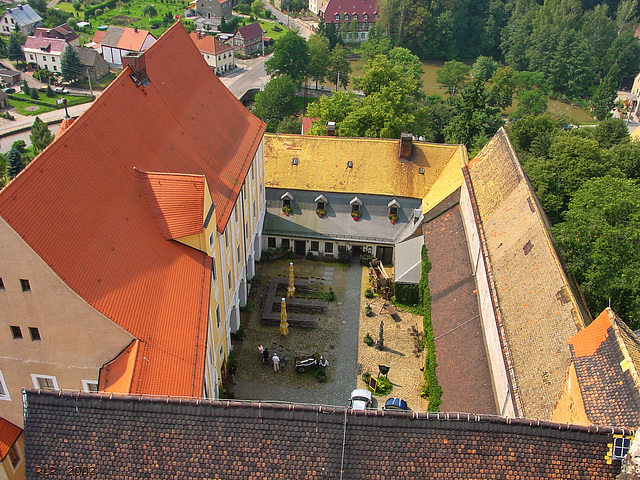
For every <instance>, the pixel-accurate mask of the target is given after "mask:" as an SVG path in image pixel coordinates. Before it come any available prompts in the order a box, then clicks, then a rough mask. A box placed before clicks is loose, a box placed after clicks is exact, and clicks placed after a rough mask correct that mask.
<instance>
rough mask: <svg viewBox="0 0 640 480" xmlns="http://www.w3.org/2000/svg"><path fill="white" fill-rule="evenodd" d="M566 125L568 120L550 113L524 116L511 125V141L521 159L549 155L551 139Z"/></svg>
mask: <svg viewBox="0 0 640 480" xmlns="http://www.w3.org/2000/svg"><path fill="white" fill-rule="evenodd" d="M565 127H566V122H565V121H562V120H560V119H558V118H554V117H552V116H551V115H549V114H548V113H545V114H543V115H537V116H530V115H527V116H524V117H522V118H520V119H519V120H518V121H517V122H514V123H512V124H511V125H510V130H511V131H510V135H509V138H511V141H512V142H513V145H514V147H515V148H516V150H517V151H518V156H519V157H520V158H521V159H525V158H528V157H529V156H528V155H527V154H531V155H532V156H533V157H547V156H548V155H549V148H550V147H551V140H552V139H553V137H554V135H556V134H558V133H560V132H561V131H562V130H563V128H565Z"/></svg>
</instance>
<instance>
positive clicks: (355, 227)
mask: <svg viewBox="0 0 640 480" xmlns="http://www.w3.org/2000/svg"><path fill="white" fill-rule="evenodd" d="M265 190H266V193H265V195H266V200H267V214H266V216H265V221H264V229H263V233H264V234H265V235H282V236H291V237H302V238H319V239H325V238H326V239H334V240H341V239H342V240H359V241H364V242H370V243H381V244H384V243H387V244H392V243H394V241H395V240H396V239H397V238H399V237H400V236H401V234H402V233H403V232H404V230H405V228H406V226H407V223H413V215H414V209H419V208H420V203H421V201H420V200H419V199H415V198H401V197H387V196H382V195H357V197H358V198H359V199H360V200H361V201H362V207H360V211H361V214H362V216H361V218H360V220H358V221H357V222H356V221H354V220H353V219H352V218H351V205H350V204H349V202H350V201H351V200H353V198H354V197H356V195H354V194H351V193H328V192H314V191H305V190H284V189H280V188H266V189H265ZM286 192H289V193H290V194H291V195H292V196H293V200H292V201H291V207H292V208H293V212H292V215H291V216H289V217H287V216H285V215H284V213H283V212H282V201H281V200H280V198H281V197H282V195H284V194H285V193H286ZM321 194H323V195H324V196H325V197H326V198H327V203H326V210H327V214H326V215H325V216H324V218H319V217H318V215H316V213H315V211H316V203H315V199H316V198H317V197H318V196H319V195H321ZM393 198H396V200H397V201H398V203H399V204H400V207H401V208H400V209H399V211H398V222H397V223H396V224H395V225H393V224H392V223H391V222H390V221H389V218H388V217H387V215H388V213H389V207H388V203H389V202H390V201H391V200H393Z"/></svg>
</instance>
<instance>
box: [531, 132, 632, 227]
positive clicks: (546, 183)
mask: <svg viewBox="0 0 640 480" xmlns="http://www.w3.org/2000/svg"><path fill="white" fill-rule="evenodd" d="M525 170H526V171H527V174H528V175H529V178H530V179H531V183H532V184H533V186H534V188H535V190H536V193H537V195H538V198H540V201H541V202H542V206H543V207H544V210H545V212H546V213H547V215H548V216H549V220H550V221H551V223H553V224H555V223H558V222H560V221H561V219H562V214H563V212H564V211H565V210H566V209H567V206H568V205H569V201H570V200H571V197H572V196H573V194H574V193H575V192H576V191H577V190H578V189H579V188H580V187H581V186H582V184H584V183H585V182H586V181H587V180H591V179H593V178H599V177H603V176H605V175H612V176H616V177H622V176H623V174H622V172H621V171H620V170H619V169H618V168H617V167H616V166H615V165H613V164H612V160H611V156H610V155H608V153H607V152H606V151H604V150H602V149H600V146H599V145H598V142H597V141H596V140H595V139H592V138H584V137H583V136H582V135H577V134H573V133H565V134H559V135H555V136H554V137H553V140H552V142H551V146H550V147H549V156H548V157H540V158H535V159H531V160H530V161H528V162H526V163H525Z"/></svg>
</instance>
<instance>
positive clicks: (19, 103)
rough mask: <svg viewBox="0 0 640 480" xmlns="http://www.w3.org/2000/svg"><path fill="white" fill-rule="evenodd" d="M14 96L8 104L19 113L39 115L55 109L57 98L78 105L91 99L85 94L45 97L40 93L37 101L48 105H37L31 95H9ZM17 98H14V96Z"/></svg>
mask: <svg viewBox="0 0 640 480" xmlns="http://www.w3.org/2000/svg"><path fill="white" fill-rule="evenodd" d="M11 96H12V97H14V98H10V99H9V104H10V105H11V106H12V107H15V109H16V110H17V111H18V113H20V114H21V115H40V114H41V113H45V112H51V111H53V110H57V109H58V108H57V107H58V105H57V104H56V100H57V99H58V98H63V97H64V98H66V99H67V102H69V105H78V104H80V103H87V102H90V101H91V100H92V99H91V98H90V97H85V96H75V95H56V96H55V97H47V96H46V95H44V94H41V95H40V98H39V99H38V102H44V103H48V104H49V105H47V106H45V105H37V104H35V103H34V102H33V101H32V99H31V97H29V96H27V95H25V94H24V93H14V94H12V95H11ZM16 97H17V98H18V100H16V99H15V98H16Z"/></svg>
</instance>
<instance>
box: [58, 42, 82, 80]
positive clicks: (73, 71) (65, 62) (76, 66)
mask: <svg viewBox="0 0 640 480" xmlns="http://www.w3.org/2000/svg"><path fill="white" fill-rule="evenodd" d="M60 71H61V73H62V78H63V79H64V80H66V81H73V80H77V79H79V78H80V77H81V76H82V74H83V73H84V65H82V62H81V61H80V56H79V55H78V52H76V50H75V49H74V48H73V47H72V46H71V45H69V44H67V46H66V47H65V49H64V52H63V53H62V60H61V61H60Z"/></svg>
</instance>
